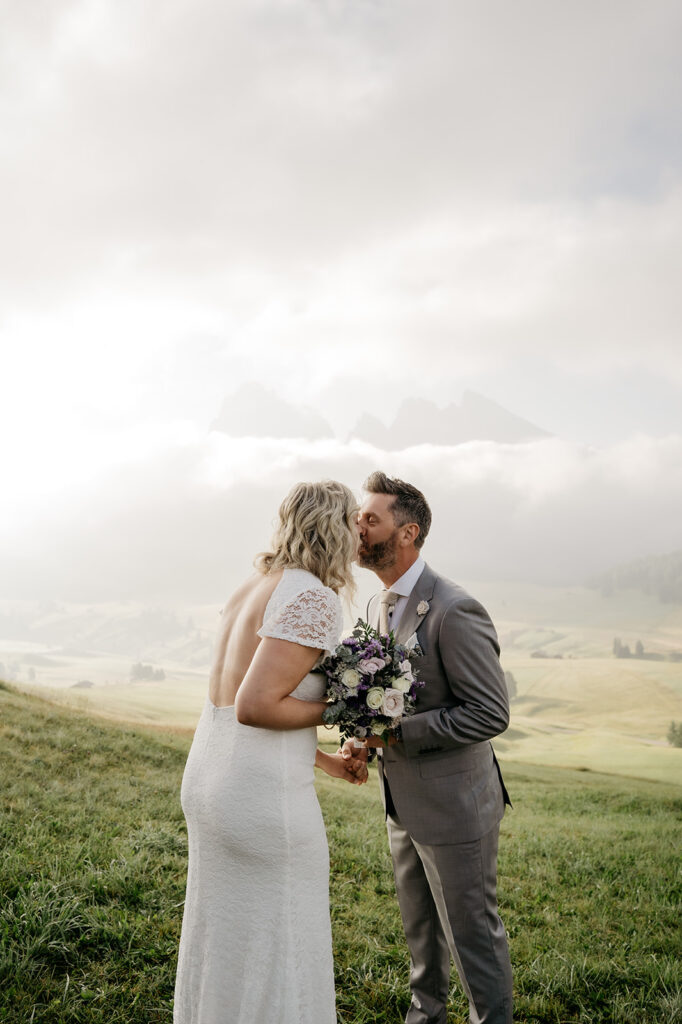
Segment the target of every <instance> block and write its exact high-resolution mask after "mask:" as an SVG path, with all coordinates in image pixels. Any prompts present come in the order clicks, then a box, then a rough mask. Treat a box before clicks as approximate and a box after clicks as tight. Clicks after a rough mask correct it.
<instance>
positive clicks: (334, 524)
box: [254, 480, 358, 599]
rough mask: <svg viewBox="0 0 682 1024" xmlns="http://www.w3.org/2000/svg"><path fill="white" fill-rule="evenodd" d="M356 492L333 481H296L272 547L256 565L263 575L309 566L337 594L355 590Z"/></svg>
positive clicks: (349, 593)
mask: <svg viewBox="0 0 682 1024" xmlns="http://www.w3.org/2000/svg"><path fill="white" fill-rule="evenodd" d="M357 511H358V503H357V499H356V497H355V495H354V494H353V492H352V491H351V490H350V488H348V487H346V486H345V484H340V483H339V482H338V481H336V480H321V481H320V482H319V483H300V484H296V485H295V486H294V487H292V489H291V490H290V491H289V493H288V494H287V496H286V498H285V499H284V501H283V502H282V504H281V505H280V507H279V522H278V523H277V526H276V528H275V533H274V535H273V538H272V541H271V542H270V544H271V548H272V550H271V551H263V552H261V554H259V555H258V556H257V557H256V559H255V562H254V565H255V566H256V568H257V569H258V571H259V572H262V573H263V574H264V575H266V574H267V573H269V572H272V571H273V570H277V569H307V571H308V572H311V573H312V574H313V575H314V576H317V577H318V579H320V580H321V581H322V582H323V583H324V585H325V586H326V587H330V588H331V589H332V590H333V591H335V592H336V593H337V594H338V593H339V591H341V590H345V592H346V594H347V595H348V597H349V599H352V597H353V594H354V592H355V581H354V579H353V569H352V562H353V559H354V558H355V555H356V550H357V533H356V530H355V516H356V515H357Z"/></svg>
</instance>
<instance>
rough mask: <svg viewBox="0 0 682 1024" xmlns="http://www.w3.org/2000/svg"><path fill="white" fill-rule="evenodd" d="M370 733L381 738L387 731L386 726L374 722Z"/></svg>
mask: <svg viewBox="0 0 682 1024" xmlns="http://www.w3.org/2000/svg"><path fill="white" fill-rule="evenodd" d="M370 731H371V732H372V734H373V735H374V736H381V735H383V733H384V732H385V731H386V726H385V725H382V724H381V722H372V724H371V726H370Z"/></svg>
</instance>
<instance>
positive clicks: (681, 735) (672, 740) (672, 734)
mask: <svg viewBox="0 0 682 1024" xmlns="http://www.w3.org/2000/svg"><path fill="white" fill-rule="evenodd" d="M668 743H669V744H670V746H671V747H682V722H681V723H680V724H679V725H678V724H677V723H676V722H671V723H670V728H669V729H668Z"/></svg>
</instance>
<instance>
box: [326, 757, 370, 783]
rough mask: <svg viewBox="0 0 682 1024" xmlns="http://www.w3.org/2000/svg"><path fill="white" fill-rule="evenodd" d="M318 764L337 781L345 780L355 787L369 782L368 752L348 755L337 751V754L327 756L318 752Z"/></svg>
mask: <svg viewBox="0 0 682 1024" xmlns="http://www.w3.org/2000/svg"><path fill="white" fill-rule="evenodd" d="M316 763H317V766H318V768H321V769H322V770H323V771H325V772H326V773H327V775H331V776H332V777H333V778H336V779H344V780H345V781H346V782H350V783H351V785H353V786H361V785H362V784H363V782H367V778H368V773H367V751H366V750H355V751H353V752H352V753H351V752H350V751H349V752H348V754H347V755H346V753H345V752H344V753H342V752H341V751H337V752H336V753H335V754H327V753H325V752H323V751H321V750H318V752H317V758H316Z"/></svg>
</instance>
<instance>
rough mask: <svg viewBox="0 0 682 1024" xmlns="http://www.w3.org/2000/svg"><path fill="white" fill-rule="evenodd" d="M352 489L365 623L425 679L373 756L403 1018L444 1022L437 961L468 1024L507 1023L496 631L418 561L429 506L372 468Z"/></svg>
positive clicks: (504, 705)
mask: <svg viewBox="0 0 682 1024" xmlns="http://www.w3.org/2000/svg"><path fill="white" fill-rule="evenodd" d="M364 490H365V491H366V494H367V496H366V498H365V500H364V502H363V504H362V506H361V509H360V514H359V517H358V530H359V534H360V548H359V555H358V562H359V564H360V565H361V566H363V567H364V568H367V569H372V570H373V571H374V572H375V573H376V575H377V576H378V577H379V579H380V580H381V582H382V583H383V584H384V588H385V589H384V590H382V591H380V592H379V594H377V595H375V597H373V598H372V600H371V601H370V603H369V607H368V616H367V618H368V621H369V622H370V623H372V624H373V625H375V626H377V627H378V628H379V629H380V631H381V632H389V631H391V630H392V631H393V632H394V634H395V636H396V639H397V640H398V641H399V642H400V643H407V644H408V646H409V645H410V643H412V644H413V643H414V638H415V635H416V640H417V642H418V643H419V646H420V647H421V649H422V651H423V657H421V658H419V659H418V662H417V668H418V671H419V675H420V677H421V678H422V679H423V680H424V681H425V683H426V685H425V686H424V687H423V688H422V689H421V690H420V691H419V692H418V697H417V709H416V714H415V715H414V716H413V717H411V718H406V719H404V720H403V722H402V735H401V738H400V740H399V741H398V742H397V743H395V744H393V743H392V744H391V745H390V746H389V747H388V748H387V749H385V750H383V751H382V753H381V755H380V756H379V759H378V765H379V777H380V780H381V793H382V799H383V802H384V806H385V808H386V823H387V827H388V838H389V844H390V848H391V856H392V858H393V871H394V874H395V883H396V890H397V894H398V902H399V905H400V913H401V916H402V920H403V926H404V928H405V936H406V939H407V944H408V947H409V950H410V987H411V990H412V1002H411V1004H410V1008H409V1010H408V1011H407V1017H406V1018H405V1024H446V1020H447V999H448V988H449V978H450V956H452V958H453V960H454V962H455V966H456V968H457V971H458V973H459V977H460V980H461V982H462V985H463V987H464V991H465V992H466V995H467V997H468V999H469V1008H470V1020H471V1024H510V1022H511V1020H512V977H511V964H510V962H509V951H508V948H507V938H506V935H505V931H504V927H503V925H502V922H501V920H500V917H499V915H498V912H497V897H496V881H497V840H498V833H499V825H500V819H501V818H502V815H503V814H504V805H505V803H509V797H508V796H507V791H506V789H505V787H504V783H503V782H502V776H501V774H500V770H499V766H498V764H497V760H496V758H495V755H494V753H493V750H492V747H491V745H490V742H489V740H490V738H491V737H492V736H497V735H498V734H499V733H501V732H504V730H505V729H506V728H507V725H508V724H509V703H508V696H507V688H506V684H505V680H504V673H503V671H502V669H501V667H500V662H499V647H498V643H497V636H496V633H495V629H494V627H493V624H492V622H491V621H490V618H489V616H488V614H487V612H486V611H485V609H484V608H483V607H482V606H481V605H480V604H479V603H478V601H475V600H474V598H472V597H470V595H469V594H467V593H466V591H465V590H462V588H461V587H458V586H456V585H455V584H454V583H451V582H450V581H449V580H446V579H444V578H443V577H442V576H439V575H438V574H437V573H435V572H434V571H433V570H432V569H431V568H430V567H429V566H428V565H427V564H426V563H425V562H424V560H423V559H422V557H421V555H420V550H421V547H422V544H423V543H424V541H425V539H426V535H427V533H428V531H429V526H430V525H431V510H430V509H429V506H428V504H427V502H426V499H425V498H424V495H423V494H422V493H421V491H418V490H417V488H416V487H413V486H411V485H410V484H407V483H404V482H403V481H402V480H397V479H391V478H390V477H387V476H386V475H385V474H384V473H381V472H376V473H373V474H372V475H371V476H370V477H369V479H368V480H367V481H366V482H365V485H364ZM367 742H368V744H369V745H376V746H383V743H382V741H381V740H379V739H376V738H372V739H370V740H368V741H367ZM345 750H347V751H348V754H350V749H349V746H348V747H346V748H345Z"/></svg>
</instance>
